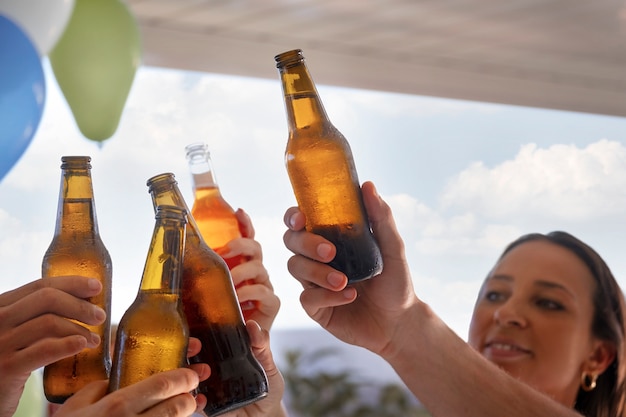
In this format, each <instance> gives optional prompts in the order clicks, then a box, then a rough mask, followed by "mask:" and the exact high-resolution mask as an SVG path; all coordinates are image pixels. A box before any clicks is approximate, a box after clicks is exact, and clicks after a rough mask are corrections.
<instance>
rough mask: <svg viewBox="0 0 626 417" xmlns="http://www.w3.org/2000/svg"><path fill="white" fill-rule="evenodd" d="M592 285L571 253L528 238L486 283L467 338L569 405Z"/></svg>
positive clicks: (587, 339) (587, 332)
mask: <svg viewBox="0 0 626 417" xmlns="http://www.w3.org/2000/svg"><path fill="white" fill-rule="evenodd" d="M594 289H595V283H594V280H593V277H592V275H591V272H590V271H589V269H588V268H587V266H586V265H585V264H584V263H583V262H582V261H581V260H580V259H579V258H578V257H577V256H576V255H574V254H573V253H572V252H570V251H569V250H567V249H565V248H562V247H560V246H558V245H556V244H553V243H550V242H546V241H530V242H525V243H522V244H520V245H519V246H517V247H515V248H514V249H512V250H511V251H510V252H508V253H507V254H506V255H505V256H504V257H503V258H502V259H501V260H500V262H498V264H496V266H495V267H494V269H493V270H492V271H491V273H490V274H489V276H488V277H487V279H486V281H485V283H484V284H483V287H482V288H481V291H480V294H479V296H478V300H477V302H476V306H475V308H474V314H473V316H472V321H471V324H470V330H469V343H470V345H471V346H472V347H473V348H474V349H476V350H478V351H479V352H480V353H481V354H482V355H483V356H485V357H486V358H487V359H489V360H490V361H491V362H493V363H495V364H497V365H498V366H499V367H501V368H502V369H504V370H505V371H506V372H508V373H509V374H511V375H513V376H514V377H516V378H518V379H520V380H522V381H524V382H526V383H527V384H529V385H531V386H533V387H535V388H536V389H538V390H540V391H542V392H544V393H546V394H548V395H550V396H552V397H553V398H554V399H556V400H557V401H560V402H561V403H563V404H566V405H568V406H571V405H572V404H573V402H574V400H575V398H576V394H577V392H578V388H579V386H580V379H581V374H582V372H583V370H585V371H586V370H587V369H588V368H587V367H586V363H588V361H589V360H593V358H594V355H595V354H596V353H594V352H595V351H596V347H597V346H598V344H599V342H598V341H597V340H595V339H594V338H593V337H592V334H591V321H592V317H593V304H592V296H593V292H594Z"/></svg>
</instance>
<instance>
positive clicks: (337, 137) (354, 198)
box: [274, 49, 383, 283]
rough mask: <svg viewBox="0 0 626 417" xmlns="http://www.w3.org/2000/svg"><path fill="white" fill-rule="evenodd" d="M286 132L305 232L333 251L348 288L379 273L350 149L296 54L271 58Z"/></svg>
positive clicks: (287, 159)
mask: <svg viewBox="0 0 626 417" xmlns="http://www.w3.org/2000/svg"><path fill="white" fill-rule="evenodd" d="M274 59H275V61H276V67H277V68H278V72H279V74H280V79H281V82H282V90H283V94H284V98H285V109H286V111H287V121H288V126H289V139H288V142H287V149H286V151H285V164H286V166H287V172H288V174H289V179H290V181H291V185H292V188H293V191H294V194H295V197H296V201H297V202H298V206H299V207H300V210H302V212H303V213H304V214H305V216H306V221H307V224H306V229H307V230H308V231H310V232H313V233H316V234H319V235H321V236H323V237H325V238H326V239H328V240H329V241H331V242H332V243H333V244H334V245H335V246H336V248H337V254H336V256H335V258H334V259H333V260H332V261H331V262H330V263H329V264H330V265H331V266H332V267H333V268H335V269H337V270H339V271H341V272H343V273H344V274H346V276H347V277H348V281H349V282H350V283H353V282H357V281H361V280H364V279H368V278H371V277H373V276H374V275H377V274H379V273H380V271H381V270H382V266H383V263H382V256H381V254H380V249H379V248H378V244H377V243H376V240H375V239H374V236H373V235H372V232H371V229H370V224H369V220H368V218H367V213H366V211H365V206H364V204H363V197H362V195H361V187H360V183H359V179H358V176H357V171H356V167H355V164H354V160H353V157H352V151H351V150H350V145H349V144H348V141H347V140H346V139H345V137H344V136H343V135H342V134H341V132H339V130H337V128H335V126H333V124H332V123H331V121H330V120H329V118H328V116H327V115H326V111H325V110H324V106H323V105H322V101H321V100H320V97H319V95H318V93H317V90H316V88H315V84H314V83H313V80H312V78H311V75H310V74H309V71H308V69H307V67H306V64H305V62H304V56H303V55H302V51H301V50H299V49H296V50H292V51H288V52H284V53H282V54H279V55H276V56H275V57H274Z"/></svg>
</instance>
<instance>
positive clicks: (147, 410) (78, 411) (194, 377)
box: [54, 338, 210, 417]
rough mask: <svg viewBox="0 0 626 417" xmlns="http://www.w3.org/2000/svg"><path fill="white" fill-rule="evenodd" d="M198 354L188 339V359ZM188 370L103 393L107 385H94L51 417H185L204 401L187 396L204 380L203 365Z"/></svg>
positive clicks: (206, 371)
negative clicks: (162, 416)
mask: <svg viewBox="0 0 626 417" xmlns="http://www.w3.org/2000/svg"><path fill="white" fill-rule="evenodd" d="M199 351H200V341H199V340H198V339H195V338H190V339H189V350H188V352H187V355H188V356H194V355H196V354H197V353H198V352H199ZM190 368H191V369H186V368H180V369H175V370H172V371H166V372H162V373H159V374H155V375H152V376H150V377H148V378H146V379H144V380H142V381H140V382H137V383H135V384H133V385H129V386H127V387H125V388H121V389H119V390H117V391H115V392H113V393H111V394H108V395H106V393H107V381H97V382H93V383H91V384H89V385H87V386H86V387H85V388H83V389H82V390H80V391H78V392H77V393H76V394H74V395H73V396H72V397H71V398H70V399H69V400H67V401H66V402H65V404H63V406H61V408H60V409H59V410H58V411H57V412H56V413H55V414H54V417H82V416H86V415H88V416H92V417H109V416H112V415H114V416H116V417H133V416H138V415H142V416H147V415H155V416H159V415H166V414H167V415H168V416H170V415H171V416H180V417H187V416H189V415H190V414H191V413H193V412H194V410H197V409H202V408H203V407H204V406H205V403H206V398H205V397H204V396H203V395H199V396H198V397H197V398H196V399H194V398H193V396H192V395H191V394H190V392H191V391H193V390H194V389H195V388H196V387H197V386H198V383H199V381H203V380H205V379H206V378H208V376H209V374H210V370H209V367H208V365H206V364H195V365H191V366H190Z"/></svg>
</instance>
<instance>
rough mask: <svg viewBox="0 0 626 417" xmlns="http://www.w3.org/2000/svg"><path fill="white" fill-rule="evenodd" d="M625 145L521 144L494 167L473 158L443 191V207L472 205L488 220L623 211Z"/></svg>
mask: <svg viewBox="0 0 626 417" xmlns="http://www.w3.org/2000/svg"><path fill="white" fill-rule="evenodd" d="M624 190H626V148H625V147H624V145H622V144H621V143H619V142H615V141H608V140H605V139H603V140H599V141H598V142H596V143H593V144H590V145H588V146H586V147H585V148H579V147H577V146H575V145H564V144H559V145H552V146H550V147H548V148H545V149H542V148H538V147H537V146H536V145H534V144H528V145H524V146H522V148H521V149H520V151H519V153H518V154H517V155H516V156H515V158H514V159H513V160H509V161H505V162H502V163H500V164H498V165H496V166H494V167H493V168H489V167H487V166H485V165H484V164H483V163H481V162H475V163H473V164H472V165H471V166H469V167H468V168H467V169H466V170H464V171H463V172H461V173H459V174H458V175H457V176H456V177H454V178H453V179H452V180H451V181H450V183H449V184H448V185H447V187H446V189H445V190H444V192H443V193H442V195H441V204H442V207H443V208H444V209H454V210H470V209H471V210H473V211H474V212H476V213H480V215H481V216H482V217H484V218H487V219H500V220H501V219H507V218H511V217H515V216H536V217H544V218H559V219H567V220H583V219H593V218H599V217H602V216H603V215H610V214H616V213H623V212H624V211H625V210H626V191H624Z"/></svg>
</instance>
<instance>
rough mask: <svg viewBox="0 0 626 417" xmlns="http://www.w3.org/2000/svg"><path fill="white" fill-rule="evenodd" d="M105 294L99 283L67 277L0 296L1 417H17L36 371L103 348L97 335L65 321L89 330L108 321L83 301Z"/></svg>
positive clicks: (45, 281) (23, 287)
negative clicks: (89, 350)
mask: <svg viewBox="0 0 626 417" xmlns="http://www.w3.org/2000/svg"><path fill="white" fill-rule="evenodd" d="M101 290H102V285H101V284H100V282H99V281H98V280H96V279H88V278H84V277H78V276H67V277H55V278H54V279H49V278H44V279H38V280H35V281H33V282H31V283H29V284H26V285H24V286H22V287H19V288H17V289H15V290H12V291H8V292H5V293H3V294H0V375H2V378H0V416H2V417H10V416H12V415H13V413H14V411H15V409H16V408H17V404H18V401H19V398H20V396H21V395H22V391H23V389H24V384H25V382H26V379H27V378H28V376H29V375H30V373H31V372H32V371H34V370H35V369H38V368H40V367H42V366H44V365H46V364H48V363H52V362H55V361H57V360H59V359H62V358H65V357H67V356H71V355H75V354H77V353H79V352H80V351H81V350H83V349H84V348H85V347H95V346H97V345H98V343H100V339H99V337H97V335H95V334H92V333H91V332H89V331H88V330H87V329H86V328H85V327H83V326H79V325H77V324H74V323H72V322H70V321H69V320H66V319H65V317H68V318H73V319H76V320H79V321H82V322H84V323H87V324H91V325H98V324H100V323H102V322H104V320H105V318H106V315H105V312H104V311H103V310H102V309H100V308H98V307H96V306H94V305H93V304H91V303H89V302H87V301H85V300H83V298H87V297H91V296H94V295H96V294H98V293H99V292H100V291H101Z"/></svg>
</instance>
